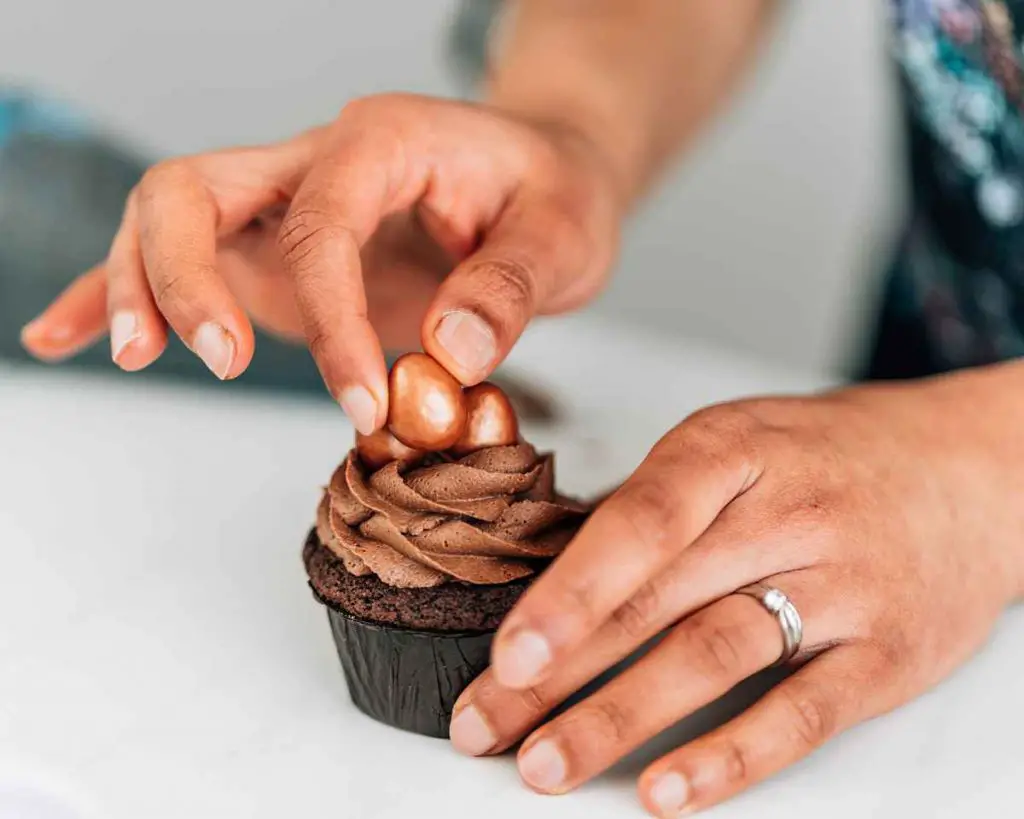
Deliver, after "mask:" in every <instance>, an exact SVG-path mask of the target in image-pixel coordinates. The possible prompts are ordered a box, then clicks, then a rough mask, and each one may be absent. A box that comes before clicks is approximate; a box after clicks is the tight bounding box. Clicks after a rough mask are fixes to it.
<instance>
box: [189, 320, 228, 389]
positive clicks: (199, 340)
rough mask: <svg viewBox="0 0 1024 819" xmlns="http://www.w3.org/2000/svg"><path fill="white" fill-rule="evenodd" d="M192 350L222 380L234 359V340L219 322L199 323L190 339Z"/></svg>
mask: <svg viewBox="0 0 1024 819" xmlns="http://www.w3.org/2000/svg"><path fill="white" fill-rule="evenodd" d="M192 350H193V352H195V354H196V355H197V356H199V357H200V358H201V359H202V360H203V363H204V364H205V365H206V366H207V367H209V368H210V372H212V373H213V374H214V375H215V376H217V378H219V379H221V381H223V380H224V379H225V378H227V377H228V373H229V372H231V365H232V364H233V363H234V361H235V340H234V339H233V338H232V337H231V336H230V334H229V333H228V331H227V330H225V329H224V328H223V327H221V326H220V325H219V324H214V323H213V322H212V321H208V322H206V323H205V324H201V325H200V326H199V329H198V330H196V334H195V336H194V337H193V339H192Z"/></svg>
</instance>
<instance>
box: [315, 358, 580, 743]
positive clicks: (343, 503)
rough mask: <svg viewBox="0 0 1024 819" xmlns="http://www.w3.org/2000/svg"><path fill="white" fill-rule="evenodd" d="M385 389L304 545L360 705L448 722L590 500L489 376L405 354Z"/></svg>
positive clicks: (412, 725) (431, 726) (419, 720)
mask: <svg viewBox="0 0 1024 819" xmlns="http://www.w3.org/2000/svg"><path fill="white" fill-rule="evenodd" d="M391 402H392V405H393V406H392V411H391V413H390V416H389V423H388V428H387V429H385V430H382V431H381V432H378V433H376V434H375V435H373V436H369V437H366V438H362V437H358V436H357V444H356V446H355V447H353V449H352V450H351V451H350V452H349V453H348V454H347V455H346V456H345V458H344V460H343V461H342V463H341V465H340V466H339V467H338V468H337V470H336V471H335V472H334V475H333V476H332V477H331V480H330V483H329V485H328V486H327V488H326V489H325V491H324V493H323V497H322V499H321V501H320V505H319V508H318V511H317V518H316V526H315V527H314V528H313V529H312V531H311V532H310V533H309V536H308V538H307V541H306V545H305V549H304V551H303V557H304V561H305V565H306V569H307V572H308V574H309V583H310V586H311V588H312V590H313V593H314V595H315V596H316V598H317V600H319V601H320V602H321V603H322V604H324V606H325V607H326V609H327V615H328V619H329V621H330V626H331V631H332V634H333V636H334V640H335V644H336V646H337V649H338V656H339V658H340V660H341V664H342V668H343V670H344V674H345V679H346V682H347V684H348V690H349V693H350V695H351V697H352V700H353V702H354V703H355V705H356V706H357V707H358V708H359V709H360V710H362V711H363V712H364V713H366V714H367V715H369V716H370V717H372V718H374V719H376V720H379V721H380V722H383V723H386V724H388V725H392V726H395V727H397V728H401V729H404V730H407V731H413V732H415V733H418V734H424V735H427V736H434V737H447V736H448V728H449V723H450V721H451V713H452V708H453V707H454V705H455V701H456V699H457V698H458V696H459V694H460V693H461V692H462V690H463V689H464V688H465V687H466V686H467V685H468V684H469V682H470V681H471V680H472V679H473V678H474V677H476V676H477V675H478V674H480V673H481V672H482V671H483V670H484V669H485V668H486V667H487V665H488V664H489V660H490V646H491V640H492V637H493V635H494V632H495V630H496V629H497V627H498V626H499V624H500V623H501V621H502V619H503V618H504V617H505V615H506V614H507V613H508V612H509V610H510V609H511V608H512V606H513V605H514V604H515V603H516V601H517V600H518V599H519V597H520V595H521V594H522V593H523V591H524V590H525V589H526V588H528V586H529V585H530V583H531V582H532V581H533V580H534V579H535V578H536V577H537V574H538V573H539V572H541V571H543V569H544V567H545V566H546V565H547V564H548V563H550V561H551V560H552V559H553V558H555V557H556V556H557V555H558V554H559V553H560V552H561V551H562V550H563V549H564V548H565V546H566V544H567V543H568V542H569V540H570V539H571V538H572V537H573V535H574V534H575V533H576V531H577V530H578V528H579V526H580V525H581V524H582V522H583V520H584V518H585V516H586V512H587V508H586V506H585V505H583V504H581V503H579V502H577V501H575V500H572V499H570V498H567V497H564V496H562V495H559V494H558V493H557V492H556V490H555V464H554V457H553V456H552V455H551V454H549V453H538V452H537V451H536V450H535V449H534V448H533V447H532V446H531V445H530V444H528V443H526V442H524V441H522V440H520V438H519V435H518V428H517V427H518V425H517V424H516V422H515V416H514V414H513V412H512V409H511V405H510V404H509V402H508V399H507V398H506V397H505V396H504V394H503V393H501V391H500V390H499V389H498V388H497V387H494V386H493V385H491V384H481V385H478V386H476V387H473V388H470V389H469V390H466V391H463V390H462V389H461V387H460V386H459V385H458V384H457V382H455V380H454V379H453V378H451V376H449V375H448V374H447V372H446V371H444V370H443V368H441V367H440V365H438V364H436V363H435V362H434V361H433V360H432V359H429V358H428V357H427V356H424V355H421V354H413V355H410V356H406V357H403V358H402V359H399V361H398V362H396V363H395V366H394V368H393V369H392V373H391Z"/></svg>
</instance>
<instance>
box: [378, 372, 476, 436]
mask: <svg viewBox="0 0 1024 819" xmlns="http://www.w3.org/2000/svg"><path fill="white" fill-rule="evenodd" d="M388 389H389V392H390V397H389V407H390V409H389V412H388V423H387V428H388V429H389V430H390V431H391V433H392V435H394V436H395V437H396V438H397V439H398V440H399V441H401V442H402V443H403V444H405V445H406V446H407V447H411V448H413V449H422V450H427V451H430V452H440V451H441V450H445V449H448V447H450V446H451V445H452V444H454V443H455V442H456V441H458V440H459V438H460V437H461V436H462V432H463V430H464V429H465V427H466V415H467V414H466V399H465V396H464V395H463V392H462V385H461V384H460V383H459V382H458V381H457V380H456V379H455V377H454V376H453V375H451V373H449V372H448V371H447V370H446V369H445V368H444V367H442V366H441V365H440V364H438V363H437V362H436V361H435V360H434V359H433V358H431V357H430V356H428V355H425V354H424V353H408V354H406V355H403V356H402V357H401V358H399V359H398V360H397V361H396V362H395V363H394V366H393V367H392V368H391V375H390V377H389V379H388Z"/></svg>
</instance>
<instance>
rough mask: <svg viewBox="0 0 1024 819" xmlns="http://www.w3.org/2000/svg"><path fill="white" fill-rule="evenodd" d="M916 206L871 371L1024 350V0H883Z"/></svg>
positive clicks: (896, 371)
mask: <svg viewBox="0 0 1024 819" xmlns="http://www.w3.org/2000/svg"><path fill="white" fill-rule="evenodd" d="M886 1H887V2H888V3H889V11H890V15H891V24H892V50H893V56H894V58H895V62H896V65H897V67H898V69H899V77H900V81H901V85H902V90H903V94H904V100H905V103H906V105H905V110H906V117H907V128H908V133H909V148H910V166H911V180H912V186H913V188H912V189H913V211H912V216H911V220H910V223H909V225H908V227H907V230H906V233H905V235H904V239H903V241H902V243H901V245H900V247H899V252H898V254H897V257H896V259H895V262H894V264H893V269H892V272H891V275H890V279H889V286H888V292H887V296H886V300H885V304H884V307H883V310H882V319H881V322H880V325H879V330H878V335H877V338H876V341H875V347H874V351H873V354H872V356H871V361H870V363H869V366H868V368H867V371H866V372H865V373H864V374H865V375H867V376H870V377H912V376H915V375H925V374H929V373H934V372H941V371H944V370H950V369H956V368H960V367H968V366H976V365H980V364H986V363H991V362H994V361H998V360H1002V359H1006V358H1013V357H1017V356H1021V355H1024V116H1022V112H1024V73H1022V70H1021V64H1022V56H1024V52H1022V41H1021V32H1022V29H1021V25H1022V23H1024V0H886Z"/></svg>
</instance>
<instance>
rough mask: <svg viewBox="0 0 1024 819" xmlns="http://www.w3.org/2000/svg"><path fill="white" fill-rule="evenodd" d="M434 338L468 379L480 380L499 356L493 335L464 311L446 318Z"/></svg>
mask: <svg viewBox="0 0 1024 819" xmlns="http://www.w3.org/2000/svg"><path fill="white" fill-rule="evenodd" d="M434 338H435V339H437V343H438V344H440V345H441V346H442V347H444V349H445V351H446V352H447V353H448V355H450V356H451V357H452V359H453V360H454V361H455V363H456V364H457V365H458V367H459V368H460V369H461V370H462V374H463V375H464V376H466V377H467V378H470V379H474V378H478V377H483V376H484V375H485V374H486V373H487V370H488V369H489V368H490V366H491V364H493V363H494V359H495V358H497V356H498V343H497V341H496V340H495V338H494V331H493V330H491V328H490V327H489V326H488V324H487V322H485V321H484V320H483V319H482V318H480V317H479V316H478V315H476V314H475V313H470V312H467V311H465V310H453V311H452V312H451V313H448V314H446V315H445V317H444V318H443V319H441V323H440V324H438V325H437V329H436V330H435V331H434Z"/></svg>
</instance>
